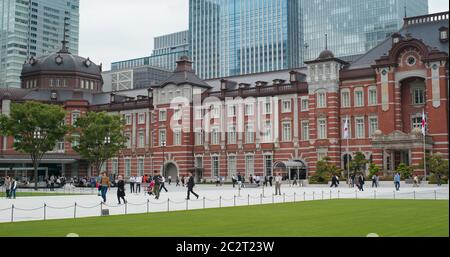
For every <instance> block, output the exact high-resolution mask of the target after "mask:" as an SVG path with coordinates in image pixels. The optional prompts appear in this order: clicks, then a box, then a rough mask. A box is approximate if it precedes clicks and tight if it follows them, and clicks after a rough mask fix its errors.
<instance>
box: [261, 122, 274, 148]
mask: <svg viewBox="0 0 450 257" xmlns="http://www.w3.org/2000/svg"><path fill="white" fill-rule="evenodd" d="M263 132H264V135H263V139H264V142H265V143H270V142H272V138H273V136H272V122H271V121H270V120H267V121H266V123H265V125H264V131H263Z"/></svg>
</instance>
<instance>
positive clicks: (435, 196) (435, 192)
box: [434, 190, 437, 200]
mask: <svg viewBox="0 0 450 257" xmlns="http://www.w3.org/2000/svg"><path fill="white" fill-rule="evenodd" d="M434 200H437V191H436V190H434Z"/></svg>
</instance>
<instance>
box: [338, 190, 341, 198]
mask: <svg viewBox="0 0 450 257" xmlns="http://www.w3.org/2000/svg"><path fill="white" fill-rule="evenodd" d="M340 194H341V190H338V200H339V199H341V197H340Z"/></svg>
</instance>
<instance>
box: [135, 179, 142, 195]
mask: <svg viewBox="0 0 450 257" xmlns="http://www.w3.org/2000/svg"><path fill="white" fill-rule="evenodd" d="M141 183H142V176H137V177H136V193H137V194H140V193H141Z"/></svg>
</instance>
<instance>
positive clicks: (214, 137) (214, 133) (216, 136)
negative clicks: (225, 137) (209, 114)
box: [211, 127, 220, 145]
mask: <svg viewBox="0 0 450 257" xmlns="http://www.w3.org/2000/svg"><path fill="white" fill-rule="evenodd" d="M219 143H220V133H219V128H217V127H215V128H212V130H211V144H212V145H218V144H219Z"/></svg>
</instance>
